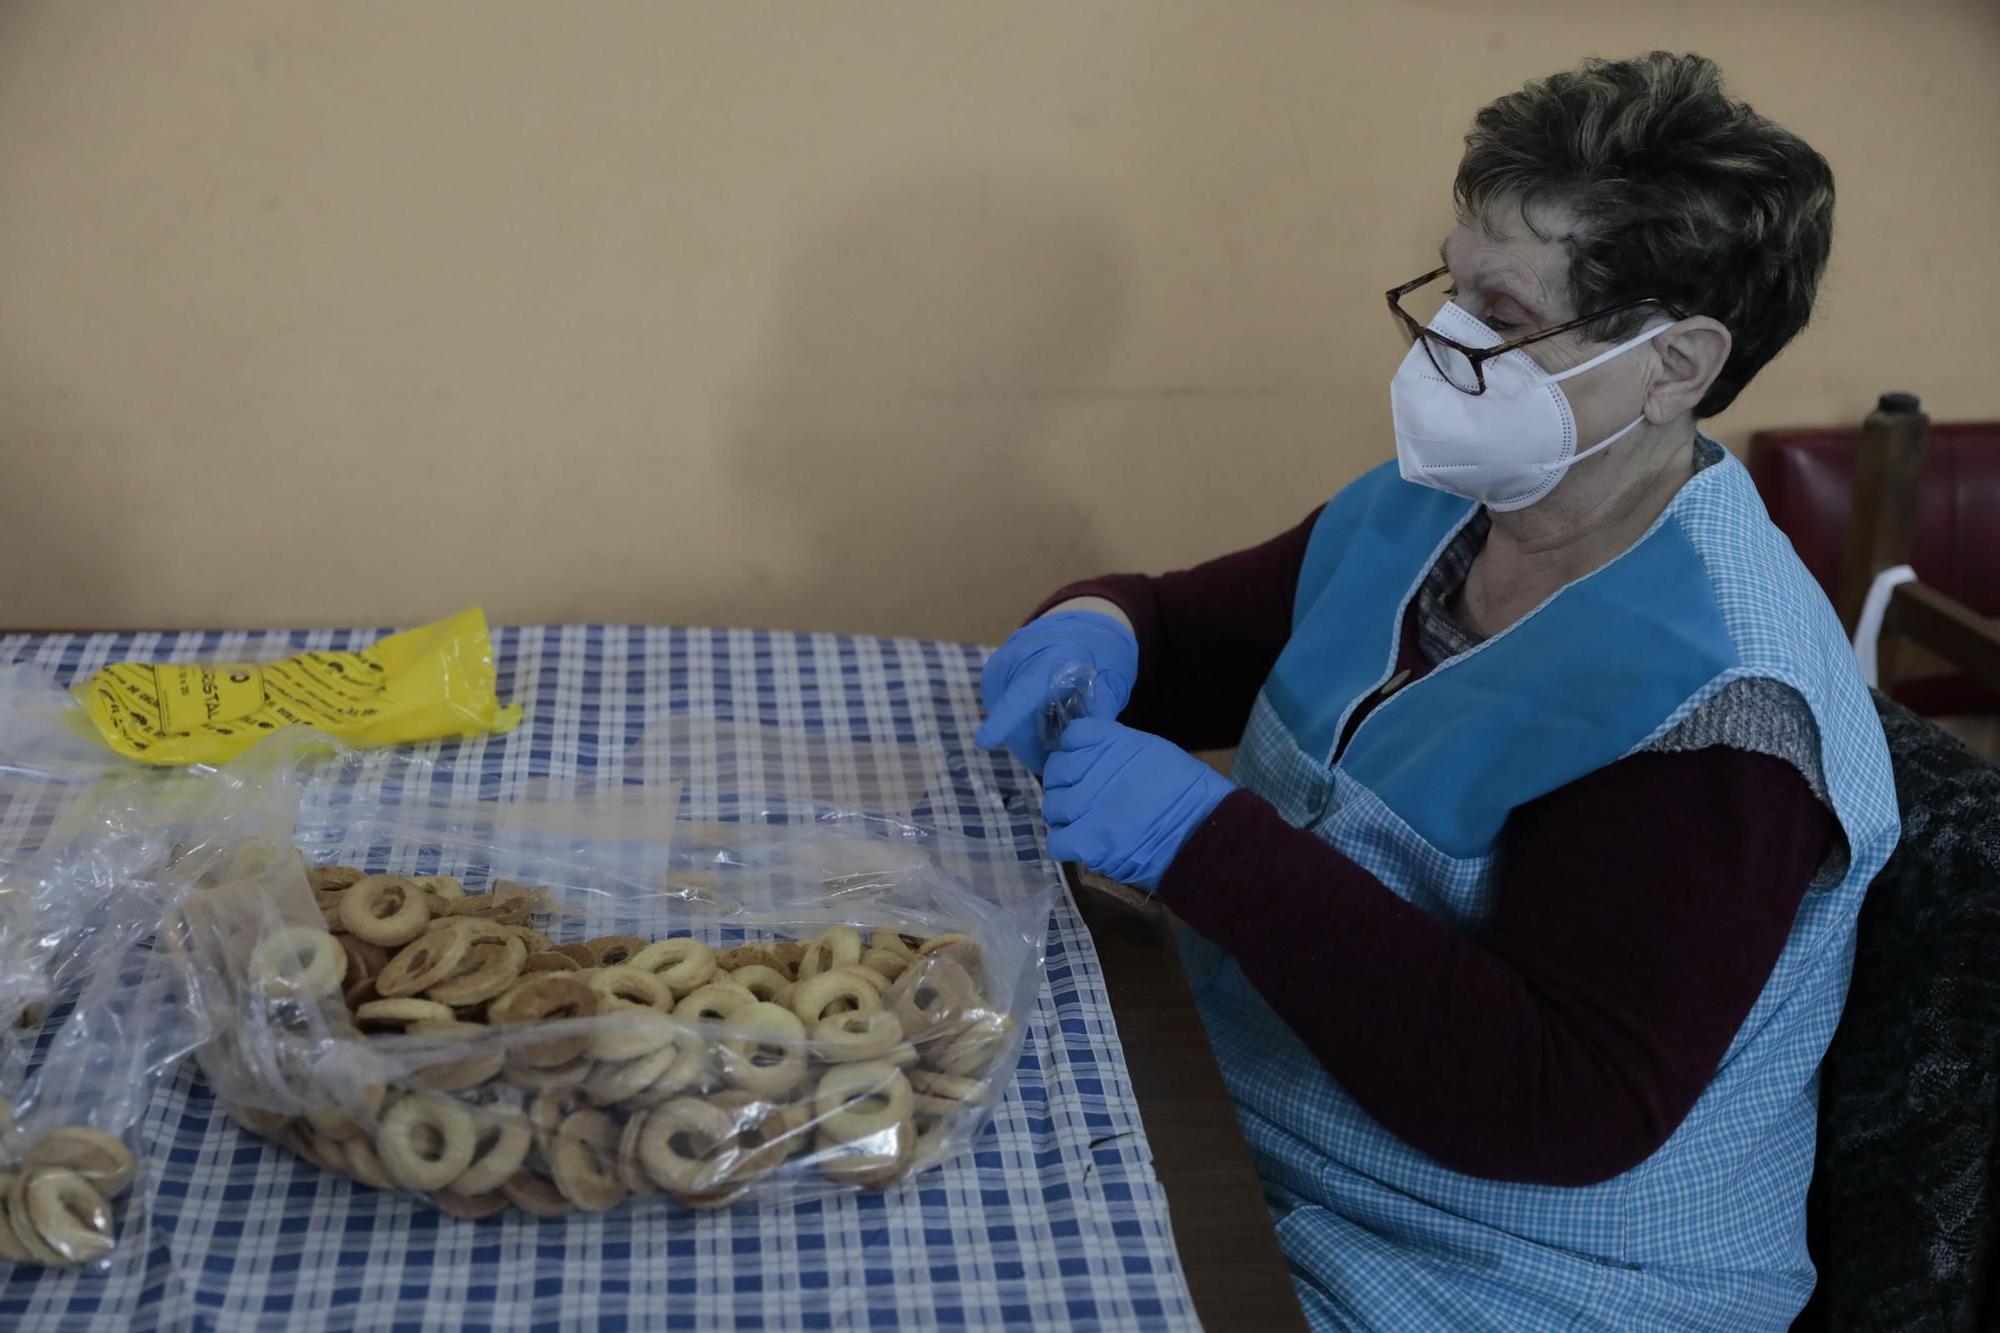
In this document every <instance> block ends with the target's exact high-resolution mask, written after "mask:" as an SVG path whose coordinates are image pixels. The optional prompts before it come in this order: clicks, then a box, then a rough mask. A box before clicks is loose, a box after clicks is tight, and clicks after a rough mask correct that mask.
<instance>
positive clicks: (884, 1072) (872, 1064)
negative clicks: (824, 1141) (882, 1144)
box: [813, 1060, 913, 1143]
mask: <svg viewBox="0 0 2000 1333" xmlns="http://www.w3.org/2000/svg"><path fill="white" fill-rule="evenodd" d="M912 1095H913V1094H912V1093H911V1091H910V1081H909V1080H908V1079H907V1078H904V1077H903V1071H902V1070H900V1069H898V1068H896V1066H894V1065H892V1064H890V1063H888V1062H887V1061H886V1060H860V1061H856V1062H855V1063H853V1064H851V1065H835V1066H833V1068H831V1069H829V1070H827V1071H826V1072H825V1073H824V1074H822V1075H820V1079H819V1087H818V1088H817V1089H816V1090H815V1091H814V1092H813V1111H814V1113H815V1114H816V1115H817V1117H818V1121H817V1123H818V1126H819V1132H820V1134H821V1136H822V1137H825V1138H831V1139H838V1140H839V1141H841V1142H843V1143H853V1142H857V1141H860V1140H863V1139H867V1138H870V1137H872V1136H874V1135H877V1134H880V1133H882V1132H883V1131H884V1130H887V1129H890V1128H892V1127H894V1126H896V1125H899V1124H901V1123H903V1122H904V1121H906V1120H908V1119H909V1118H910V1111H911V1109H912V1106H911V1098H912Z"/></svg>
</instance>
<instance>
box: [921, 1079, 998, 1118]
mask: <svg viewBox="0 0 2000 1333" xmlns="http://www.w3.org/2000/svg"><path fill="white" fill-rule="evenodd" d="M905 1077H907V1078H908V1079H909V1080H910V1091H911V1092H913V1093H915V1094H916V1098H915V1102H914V1104H913V1105H914V1109H915V1110H916V1113H917V1114H918V1115H940V1116H949V1115H957V1114H959V1112H961V1111H962V1110H963V1109H964V1108H965V1104H966V1103H967V1102H975V1101H978V1100H980V1099H981V1098H983V1097H984V1096H985V1095H986V1087H985V1085H984V1084H982V1083H981V1082H980V1081H979V1080H978V1079H976V1078H964V1077H961V1076H959V1075H957V1074H940V1073H937V1072H936V1071H934V1070H929V1069H912V1070H910V1071H909V1073H908V1074H907V1075H906V1076H905Z"/></svg>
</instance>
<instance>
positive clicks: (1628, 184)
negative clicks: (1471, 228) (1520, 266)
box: [1452, 51, 1833, 417]
mask: <svg viewBox="0 0 2000 1333" xmlns="http://www.w3.org/2000/svg"><path fill="white" fill-rule="evenodd" d="M1452 194H1453V196H1454V198H1455V199H1456V200H1457V202H1458V206H1459V209H1460V211H1461V212H1462V213H1464V214H1467V215H1468V216H1477V215H1480V214H1481V213H1483V212H1485V210H1486V209H1487V207H1488V205H1490V204H1493V203H1496V202H1500V201H1515V202H1518V203H1519V205H1520V206H1521V207H1522V209H1523V211H1524V214H1525V212H1526V208H1527V205H1529V204H1531V203H1534V202H1537V201H1539V202H1542V203H1545V204H1559V205H1562V206H1564V207H1566V208H1568V209H1569V210H1570V211H1571V212H1573V213H1574V214H1575V215H1576V218H1577V220H1578V224H1579V225H1578V229H1577V231H1576V233H1575V235H1574V236H1572V237H1571V238H1570V239H1569V251H1570V269H1569V282H1570V294H1571V296H1572V297H1573V298H1574V300H1575V304H1576V309H1577V312H1578V313H1579V314H1587V313H1589V312H1590V311H1591V310H1593V309H1601V308H1603V307H1606V306H1614V305H1618V304H1620V303H1622V302H1626V301H1635V300H1639V299H1642V298H1644V297H1649V296H1652V297H1658V298H1660V299H1661V300H1663V301H1666V302H1668V303H1669V304H1671V305H1673V306H1675V307H1676V308H1677V309H1679V310H1681V311H1682V312H1684V313H1685V314H1689V315H1707V316H1709V317H1711V318H1713V319H1715V320H1718V321H1720V322H1721V323H1722V324H1723V325H1724V326H1725V327H1727V328H1728V330H1729V333H1730V337H1731V339H1732V343H1733V345H1732V347H1731V350H1730V353H1729V360H1728V361H1727V362H1726V363H1725V364H1724V365H1723V368H1722V373H1721V374H1720V375H1718V376H1717V377H1716V380H1715V383H1714V384H1713V385H1711V386H1710V387H1709V390H1708V393H1707V394H1706V395H1705V396H1704V397H1703V398H1702V400H1701V402H1700V404H1698V405H1697V406H1696V408H1695V415H1697V416H1702V417H1708V416H1714V415H1715V414H1716V413H1718V412H1720V411H1722V409H1724V408H1725V407H1728V406H1729V404H1730V403H1731V402H1733V401H1734V400H1735V398H1736V395H1737V394H1738V393H1740V392H1741V391H1742V389H1743V386H1744V385H1746V384H1748V383H1749V382H1750V379H1751V377H1752V376H1754V375H1755V374H1756V373H1757V372H1758V371H1759V370H1761V369H1763V368H1764V364H1765V363H1766V362H1768V361H1769V360H1770V359H1771V358H1772V357H1774V356H1776V355H1777V354H1778V352H1779V350H1780V349H1781V348H1783V347H1784V345H1785V344H1786V343H1788V342H1790V341H1791V340H1792V339H1793V337H1795V336H1796V335H1797V334H1798V332H1799V330H1801V329H1803V328H1805V326H1806V321H1807V320H1808V319H1810V318H1811V316H1812V306H1813V295H1814V293H1815V292H1816V291H1817V290H1818V288H1819V280H1820V276H1821V274H1823V273H1824V272H1825V271H1826V256H1827V250H1828V249H1829V247H1830V246H1831V245H1832V242H1833V169H1832V168H1831V167H1829V166H1828V165H1827V163H1826V159H1825V158H1823V157H1821V156H1820V155H1819V154H1818V153H1816V152H1814V151H1813V150H1812V148H1811V147H1810V146H1809V145H1808V144H1807V143H1806V142H1805V141H1804V140H1803V139H1801V138H1799V137H1798V136H1797V135H1795V134H1793V133H1791V132H1790V131H1788V130H1786V129H1784V128H1783V127H1781V126H1779V125H1777V124H1775V123H1773V122H1772V121H1769V120H1766V119H1765V118H1764V117H1763V116H1760V115H1758V114H1757V113H1756V112H1755V111H1752V110H1751V109H1750V107H1749V105H1748V104H1747V103H1744V102H1739V101H1735V100H1733V99H1731V98H1730V97H1729V96H1728V95H1727V94H1726V93H1725V92H1724V91H1723V87H1722V71H1721V70H1719V69H1718V68H1717V67H1716V64H1715V62H1714V61H1713V60H1710V59H1708V58H1707V57H1705V56H1698V55H1675V54H1673V53H1671V52H1667V51H1655V52H1653V53H1652V54H1650V55H1644V56H1640V57H1638V58H1637V59H1633V60H1596V59H1593V60H1586V61H1584V62H1583V63H1582V64H1581V65H1579V66H1577V67H1576V68H1575V69H1573V70H1566V71H1564V72H1563V73H1560V74H1551V75H1549V76H1548V77H1546V78H1541V79H1536V80H1534V81H1533V82H1531V83H1529V84H1528V85H1527V86H1526V87H1524V88H1522V89H1521V90H1520V91H1519V92H1515V93H1509V94H1507V95H1506V96H1505V97H1502V98H1499V99H1498V100H1496V101H1493V102H1491V103H1488V104H1487V105H1486V106H1484V107H1482V108H1480V111H1479V114H1478V115H1476V116H1474V117H1473V121H1472V130H1471V132H1470V133H1469V134H1467V135H1466V136H1465V155H1464V157H1462V158H1461V159H1460V160H1459V164H1458V176H1457V179H1456V180H1454V181H1453V182H1452ZM1489 216H1490V215H1489ZM1528 222H1529V226H1530V227H1533V226H1534V225H1535V224H1534V221H1533V219H1532V218H1529V220H1528ZM1538 234H1539V233H1538ZM1654 317H1656V312H1649V311H1648V310H1646V309H1643V308H1642V309H1640V310H1635V311H1630V312H1627V313H1625V314H1623V315H1614V316H1611V317H1609V318H1607V319H1606V320H1605V321H1604V322H1603V326H1602V327H1601V328H1594V329H1591V330H1590V332H1591V333H1592V334H1593V336H1595V337H1597V338H1599V339H1601V340H1605V341H1611V340H1617V339H1622V338H1627V337H1630V336H1631V335H1632V334H1634V333H1636V332H1637V331H1638V330H1639V328H1640V326H1641V325H1642V324H1643V323H1644V322H1645V321H1646V320H1647V319H1649V318H1654Z"/></svg>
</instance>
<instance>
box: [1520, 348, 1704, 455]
mask: <svg viewBox="0 0 2000 1333" xmlns="http://www.w3.org/2000/svg"><path fill="white" fill-rule="evenodd" d="M1672 327H1673V325H1672V324H1671V323H1667V324H1655V325H1654V326H1653V327H1652V328H1650V329H1644V330H1641V331H1640V332H1638V333H1636V334H1634V335H1633V336H1631V337H1630V338H1627V339H1626V340H1625V341H1624V342H1622V343H1619V344H1618V345H1617V346H1616V347H1613V348H1610V349H1608V350H1606V351H1602V352H1599V353H1598V354H1597V355H1596V356H1593V357H1591V358H1590V360H1588V361H1585V362H1584V363H1583V364H1582V365H1578V366H1571V367H1570V368H1569V369H1568V370H1565V371H1563V372H1562V374H1560V375H1550V376H1549V377H1548V379H1547V380H1546V381H1544V382H1545V383H1548V384H1561V383H1562V382H1563V381H1564V380H1567V379H1574V378H1575V377H1577V376H1578V375H1581V374H1583V372H1584V371H1586V370H1595V369H1597V367H1599V366H1601V365H1603V364H1604V363H1605V362H1606V361H1610V360H1612V359H1613V358H1615V357H1621V356H1623V355H1625V353H1627V352H1629V351H1631V350H1632V349H1633V348H1634V347H1638V346H1641V345H1642V344H1645V343H1649V342H1651V341H1653V339H1655V338H1657V337H1659V336H1660V335H1661V334H1663V333H1665V332H1666V331H1667V330H1668V329H1670V328H1672ZM1645 419H1646V414H1645V413H1644V412H1641V413H1640V414H1639V415H1638V416H1636V417H1633V418H1632V419H1631V420H1630V421H1628V422H1626V423H1625V424H1624V425H1623V426H1620V427H1619V428H1618V429H1617V430H1614V431H1612V432H1611V433H1610V434H1609V435H1607V436H1605V437H1604V438H1603V439H1601V440H1599V441H1598V442H1597V443H1596V444H1593V445H1591V446H1590V447H1589V448H1588V449H1585V450H1584V451H1583V452H1582V453H1577V454H1571V455H1570V456H1569V457H1568V458H1565V459H1563V460H1562V461H1561V462H1560V463H1544V464H1542V468H1543V470H1544V471H1548V472H1555V471H1557V470H1559V469H1563V468H1567V467H1569V466H1570V465H1571V464H1573V463H1581V462H1582V461H1583V460H1584V459H1586V458H1588V457H1590V456H1591V455H1592V454H1598V453H1603V452H1604V451H1605V450H1606V449H1609V448H1610V447H1611V446H1612V445H1614V444H1616V443H1618V441H1620V440H1622V439H1624V438H1625V437H1626V436H1627V435H1630V434H1631V433H1632V432H1633V431H1635V430H1637V429H1638V428H1639V424H1640V423H1641V422H1643V421H1644V420H1645Z"/></svg>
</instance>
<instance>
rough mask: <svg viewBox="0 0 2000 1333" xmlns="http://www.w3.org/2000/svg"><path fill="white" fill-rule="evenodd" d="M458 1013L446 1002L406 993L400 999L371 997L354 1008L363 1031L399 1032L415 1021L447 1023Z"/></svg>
mask: <svg viewBox="0 0 2000 1333" xmlns="http://www.w3.org/2000/svg"><path fill="white" fill-rule="evenodd" d="M455 1017H457V1015H455V1014H453V1013H452V1012H451V1006H450V1005H448V1004H439V1003H438V1002H437V1001H436V1000H419V999H416V998H414V997H410V996H406V997H404V998H403V999H400V1000H370V1001H368V1003H366V1004H364V1005H361V1006H359V1007H358V1008H356V1009H355V1011H354V1022H355V1025H356V1026H357V1027H359V1028H360V1029H361V1030H362V1031H363V1032H401V1031H403V1030H404V1029H405V1028H408V1027H410V1026H411V1025H412V1024H416V1023H449V1022H451V1021H452V1019H453V1018H455Z"/></svg>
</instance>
